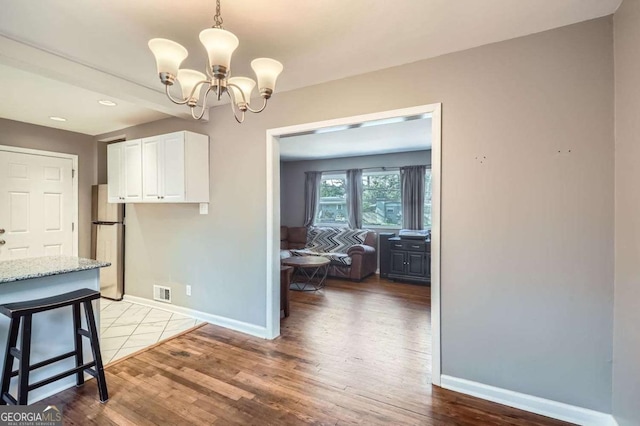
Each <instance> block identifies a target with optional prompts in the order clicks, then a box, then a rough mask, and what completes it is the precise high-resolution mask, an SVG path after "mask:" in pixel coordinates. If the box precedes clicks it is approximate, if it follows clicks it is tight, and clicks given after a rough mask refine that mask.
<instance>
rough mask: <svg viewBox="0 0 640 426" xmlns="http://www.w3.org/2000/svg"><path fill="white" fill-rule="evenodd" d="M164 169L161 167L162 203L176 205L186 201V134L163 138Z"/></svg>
mask: <svg viewBox="0 0 640 426" xmlns="http://www.w3.org/2000/svg"><path fill="white" fill-rule="evenodd" d="M162 159H163V161H162V167H160V176H161V185H162V193H161V195H162V201H163V202H165V203H175V202H179V201H184V200H185V193H186V186H185V161H184V160H185V159H184V132H179V133H172V134H170V135H165V136H164V137H163V154H162Z"/></svg>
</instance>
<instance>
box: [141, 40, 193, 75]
mask: <svg viewBox="0 0 640 426" xmlns="http://www.w3.org/2000/svg"><path fill="white" fill-rule="evenodd" d="M149 49H151V51H152V52H153V55H154V56H155V57H156V65H157V66H158V74H160V73H163V72H166V73H169V74H171V75H173V76H174V77H175V76H176V75H178V69H180V64H181V63H182V61H184V60H185V58H186V57H187V55H188V54H189V52H187V49H185V48H184V47H182V46H181V45H180V44H178V43H176V42H175V41H171V40H167V39H166V38H154V39H151V40H149Z"/></svg>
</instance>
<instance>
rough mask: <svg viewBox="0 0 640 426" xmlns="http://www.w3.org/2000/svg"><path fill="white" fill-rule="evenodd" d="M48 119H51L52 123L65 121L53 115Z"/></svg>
mask: <svg viewBox="0 0 640 426" xmlns="http://www.w3.org/2000/svg"><path fill="white" fill-rule="evenodd" d="M49 118H50V119H52V120H53V121H67V119H66V118H64V117H56V116H55V115H53V116H51V117H49Z"/></svg>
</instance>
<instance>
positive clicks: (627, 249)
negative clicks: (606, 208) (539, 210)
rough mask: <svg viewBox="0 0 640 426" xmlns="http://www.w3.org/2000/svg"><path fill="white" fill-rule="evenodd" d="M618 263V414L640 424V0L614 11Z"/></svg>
mask: <svg viewBox="0 0 640 426" xmlns="http://www.w3.org/2000/svg"><path fill="white" fill-rule="evenodd" d="M614 22H615V36H614V37H615V69H616V71H615V74H616V90H615V96H616V154H615V155H616V188H615V197H616V216H615V220H616V222H615V223H616V234H615V238H616V247H615V249H616V264H615V311H614V312H615V317H614V319H615V321H614V344H613V356H614V357H613V359H614V364H613V414H614V416H615V417H616V419H617V420H618V423H619V424H620V426H631V425H640V405H639V404H640V332H638V330H639V329H640V196H639V195H638V194H640V192H639V190H638V188H639V185H640V168H639V167H638V160H639V159H640V125H639V123H640V121H639V117H640V50H638V47H639V43H638V41H639V40H640V2H638V1H637V0H625V1H624V2H623V3H622V6H621V7H620V9H619V10H618V11H617V12H616V14H615V20H614Z"/></svg>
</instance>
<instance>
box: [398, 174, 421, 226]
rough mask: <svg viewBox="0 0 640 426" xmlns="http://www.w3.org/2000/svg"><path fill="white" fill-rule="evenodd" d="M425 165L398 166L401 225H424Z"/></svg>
mask: <svg viewBox="0 0 640 426" xmlns="http://www.w3.org/2000/svg"><path fill="white" fill-rule="evenodd" d="M426 170H427V167H426V166H407V167H401V168H400V192H401V196H402V227H403V228H404V229H422V228H423V226H424V179H425V173H426Z"/></svg>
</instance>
